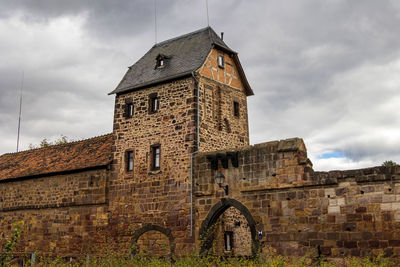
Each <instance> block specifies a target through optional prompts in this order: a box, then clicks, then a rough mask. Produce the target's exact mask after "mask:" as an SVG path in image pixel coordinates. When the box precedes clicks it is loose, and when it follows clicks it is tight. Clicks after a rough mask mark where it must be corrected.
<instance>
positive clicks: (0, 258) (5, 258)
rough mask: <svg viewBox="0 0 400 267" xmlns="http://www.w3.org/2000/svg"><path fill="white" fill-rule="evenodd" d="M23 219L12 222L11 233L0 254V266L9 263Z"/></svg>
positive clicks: (3, 266) (2, 266)
mask: <svg viewBox="0 0 400 267" xmlns="http://www.w3.org/2000/svg"><path fill="white" fill-rule="evenodd" d="M23 225H24V222H23V221H20V222H16V223H13V227H14V229H13V233H12V236H11V237H10V239H9V240H6V242H5V244H4V248H2V250H3V252H2V253H1V254H0V266H1V267H5V266H9V265H10V260H11V259H12V258H13V252H14V250H15V244H16V243H17V241H18V238H19V236H20V235H21V232H22V226H23Z"/></svg>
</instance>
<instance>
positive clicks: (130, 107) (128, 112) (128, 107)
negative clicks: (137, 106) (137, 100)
mask: <svg viewBox="0 0 400 267" xmlns="http://www.w3.org/2000/svg"><path fill="white" fill-rule="evenodd" d="M126 117H127V118H132V117H133V104H132V103H129V104H126Z"/></svg>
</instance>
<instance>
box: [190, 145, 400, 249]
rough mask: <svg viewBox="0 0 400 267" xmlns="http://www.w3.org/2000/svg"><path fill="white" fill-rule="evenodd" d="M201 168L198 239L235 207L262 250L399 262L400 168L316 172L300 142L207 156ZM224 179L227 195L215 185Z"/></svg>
mask: <svg viewBox="0 0 400 267" xmlns="http://www.w3.org/2000/svg"><path fill="white" fill-rule="evenodd" d="M236 153H237V154H236ZM232 155H236V156H232ZM235 157H237V164H236V163H235V160H236V159H235ZM216 161H218V164H217V165H216V164H215V162H216ZM224 161H225V162H224ZM226 161H228V164H227V165H226V163H227V162H226ZM195 162H196V164H195V165H196V167H195V182H196V186H195V195H196V215H197V216H196V230H197V231H196V232H197V233H198V234H199V233H200V234H201V233H202V232H204V229H202V227H205V226H206V225H207V223H210V222H212V221H213V220H216V219H215V217H218V216H219V214H220V213H221V212H223V210H224V209H227V208H229V207H230V206H234V207H236V208H238V209H239V210H240V211H241V212H242V213H246V212H248V213H249V215H247V219H248V221H249V219H250V221H251V220H252V219H253V220H254V225H253V228H254V230H255V231H256V233H252V238H253V244H254V246H255V247H254V249H258V250H259V251H264V252H266V251H271V250H272V251H276V252H277V253H280V254H285V255H303V254H305V253H306V252H308V251H310V250H312V251H314V252H315V254H316V255H318V254H319V255H321V256H327V257H342V256H366V255H370V254H373V255H377V254H379V253H384V254H385V255H387V256H392V255H394V256H396V257H400V168H399V167H387V168H386V167H375V168H368V169H362V170H352V171H332V172H314V171H313V169H312V164H311V162H310V161H309V160H308V158H307V153H306V149H305V146H304V143H303V141H302V140H301V139H298V138H295V139H288V140H283V141H279V142H269V143H264V144H258V145H254V146H249V147H246V148H243V149H240V150H236V151H219V152H214V153H203V154H199V155H198V156H197V157H196V160H195ZM232 163H234V164H232ZM223 165H225V167H227V168H224V166H223ZM234 165H236V166H237V167H235V166H234ZM218 172H220V173H222V174H223V175H224V176H225V177H226V178H225V183H226V184H227V185H228V188H229V191H228V194H226V193H225V192H224V190H223V189H222V188H219V186H218V185H217V184H216V183H215V178H214V177H215V175H216V174H217V173H218ZM235 203H239V204H240V205H239V204H237V205H236V204H235ZM213 213H215V214H213ZM217 215H218V216H217ZM250 226H251V225H250ZM202 238H203V239H204V237H202ZM197 242H198V246H199V247H201V244H200V243H201V242H200V237H199V235H198V236H197Z"/></svg>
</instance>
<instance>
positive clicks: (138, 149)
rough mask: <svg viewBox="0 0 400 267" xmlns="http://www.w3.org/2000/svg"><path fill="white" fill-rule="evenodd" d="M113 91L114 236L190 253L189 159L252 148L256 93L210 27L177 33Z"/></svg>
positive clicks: (151, 248) (162, 249)
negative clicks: (250, 104) (251, 108)
mask: <svg viewBox="0 0 400 267" xmlns="http://www.w3.org/2000/svg"><path fill="white" fill-rule="evenodd" d="M110 94H115V95H116V96H115V110H114V127H113V138H114V146H113V148H112V151H113V152H112V154H113V162H112V165H111V169H112V174H111V176H110V180H109V203H110V218H111V219H110V225H111V229H112V236H115V237H116V238H117V239H118V240H115V241H116V242H118V243H124V242H123V241H124V239H125V240H131V238H132V235H133V236H134V241H133V243H134V245H135V246H139V247H140V249H142V250H143V246H144V247H145V249H147V250H149V251H152V252H154V253H159V254H168V253H169V251H172V250H174V249H175V244H176V246H177V247H176V250H177V251H179V253H184V252H187V251H190V250H191V249H193V245H194V237H193V236H194V234H193V227H194V226H193V221H194V220H193V218H192V216H193V212H192V211H193V207H192V203H193V201H192V200H193V199H192V198H193V196H192V195H191V185H192V172H191V167H192V166H191V159H192V156H193V155H194V154H196V153H197V152H207V151H214V150H217V149H226V148H236V147H241V146H246V145H249V131H248V118H247V100H246V97H247V96H250V95H253V92H252V90H251V88H250V86H249V84H248V82H247V80H246V77H245V75H244V72H243V69H242V67H241V64H240V62H239V59H238V56H237V53H236V52H234V51H233V50H231V49H230V48H229V47H228V46H227V45H226V44H225V43H224V41H223V40H222V39H221V38H220V37H219V36H218V35H217V34H216V33H215V32H214V30H213V29H211V28H210V27H207V28H204V29H201V30H199V31H196V32H192V33H189V34H186V35H182V36H179V37H176V38H173V39H170V40H167V41H164V42H161V43H158V44H156V45H154V46H153V47H152V48H151V49H150V50H149V51H148V52H147V53H146V54H145V55H144V56H143V57H142V58H141V59H139V60H138V61H137V62H136V63H135V64H134V65H132V66H131V67H129V69H128V71H127V73H126V74H125V76H124V77H123V79H122V81H121V82H120V84H119V85H118V86H117V88H116V89H115V90H114V91H112V92H111V93H110ZM160 233H161V236H160ZM135 236H136V237H135ZM172 236H173V237H174V241H173V242H170V241H171V237H172ZM121 239H122V240H121ZM121 241H122V242H121ZM128 245H129V244H127V246H126V247H125V248H126V249H129V247H128Z"/></svg>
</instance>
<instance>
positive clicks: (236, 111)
mask: <svg viewBox="0 0 400 267" xmlns="http://www.w3.org/2000/svg"><path fill="white" fill-rule="evenodd" d="M233 115H235V117H239V102H236V101H234V102H233Z"/></svg>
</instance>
